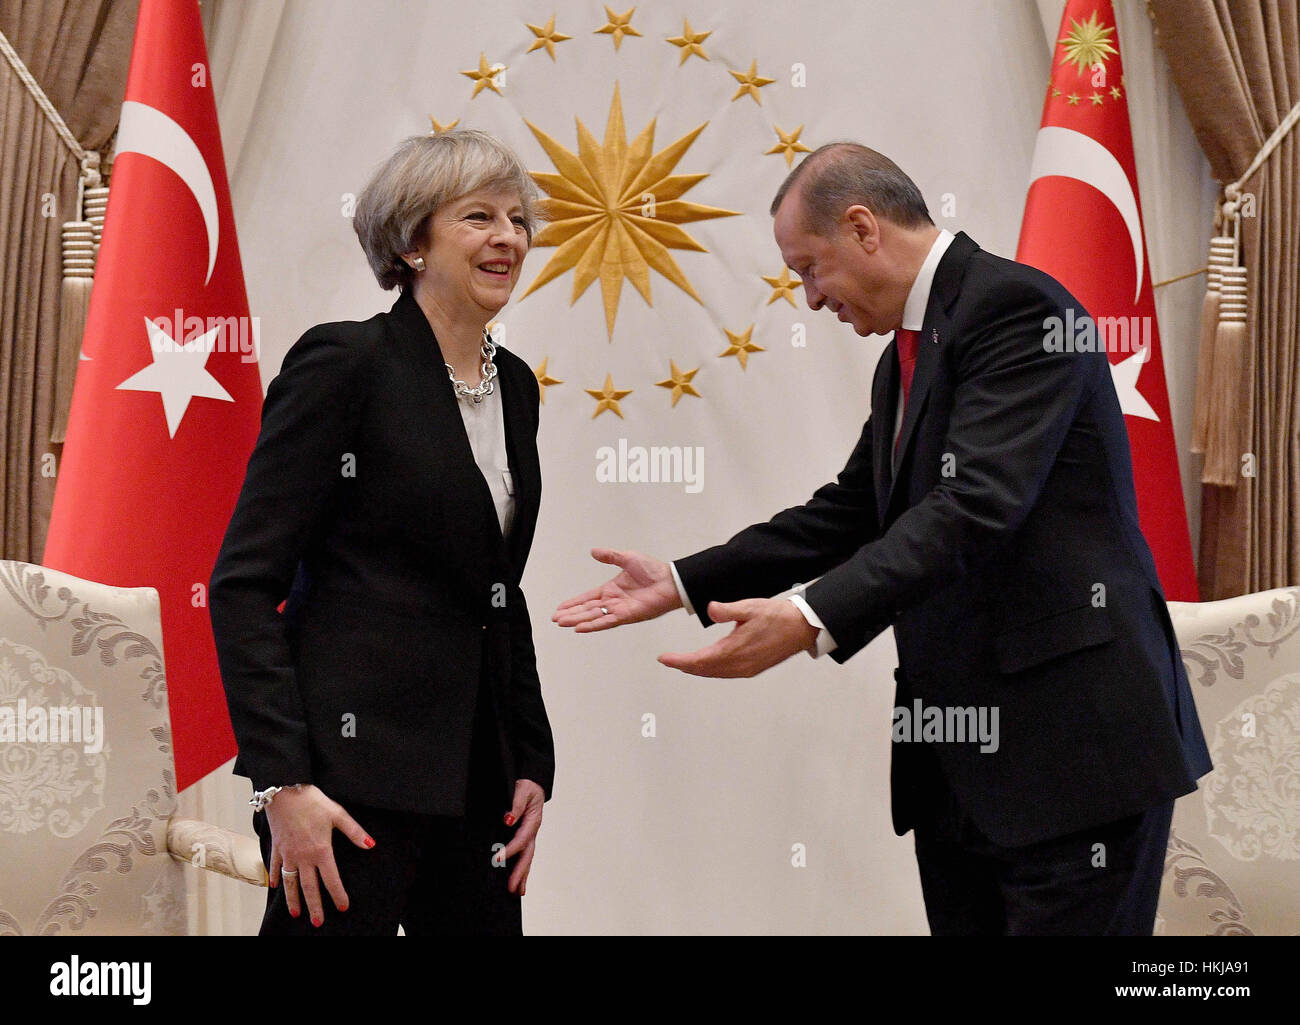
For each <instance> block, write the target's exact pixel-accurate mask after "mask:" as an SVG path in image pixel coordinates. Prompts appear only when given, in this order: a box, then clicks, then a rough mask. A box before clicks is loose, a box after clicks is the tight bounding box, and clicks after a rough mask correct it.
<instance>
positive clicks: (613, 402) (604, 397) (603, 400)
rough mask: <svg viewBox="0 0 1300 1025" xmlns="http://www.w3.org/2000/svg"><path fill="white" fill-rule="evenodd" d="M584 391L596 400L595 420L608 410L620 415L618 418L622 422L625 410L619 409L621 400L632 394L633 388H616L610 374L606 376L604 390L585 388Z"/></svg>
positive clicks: (593, 414)
mask: <svg viewBox="0 0 1300 1025" xmlns="http://www.w3.org/2000/svg"><path fill="white" fill-rule="evenodd" d="M583 391H585V392H586V393H587V394H588V395H590V396H591V397H592V398H593V399H595V400H596V412H594V413H592V414H591V418H592V419H593V420H595V419H596V417H598V416H600V414H601V413H603V412H605V410H607V409H608V410H610V411H611V412H613V413H616V414H618V418H619V419H620V420H622V419H623V410H621V409H619V407H618V403H619V400H620V399H625V398H627V397H628V396H629V395H631V394H632V389H631V388H626V389H624V388H615V387H614V379H613V378H612V377H610V375H609V374H606V375H605V387H604V388H601V389H600V390H599V391H597V390H595V389H592V388H584V389H583Z"/></svg>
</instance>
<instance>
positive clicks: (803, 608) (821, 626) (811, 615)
mask: <svg viewBox="0 0 1300 1025" xmlns="http://www.w3.org/2000/svg"><path fill="white" fill-rule="evenodd" d="M790 601H792V602H793V603H794V607H795V608H796V609H798V610H799V611H800V612H801V613H803V618H804V619H806V620H808V625H809V626H811V627H813V628H814V629H815V630H816V631H817V649H816V652H815V653H814V652H812V651H809V652H808V654H809V655H812V657H813V658H820V657H821V656H822V655H829V654H830V653H831V652H832V651H834V650H835V649H836V648H837V647H839V645H837V644H836V643H835V638H834V637H832V636H831V632H830V631H829V630H827V629H826V624H825V623H823V622H822V621H821V617H820V616H819V615H817V613H816V612H814V611H813V608H812V606H811V605H809V604H808V600H807V599H806V598H805V597H804V596H803V595H802V594H792V595H790Z"/></svg>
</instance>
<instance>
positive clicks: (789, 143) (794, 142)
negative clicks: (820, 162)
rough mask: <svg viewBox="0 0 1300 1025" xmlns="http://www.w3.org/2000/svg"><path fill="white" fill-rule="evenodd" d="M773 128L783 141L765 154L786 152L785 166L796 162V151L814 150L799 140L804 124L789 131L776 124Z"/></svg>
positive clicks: (807, 151) (806, 151)
mask: <svg viewBox="0 0 1300 1025" xmlns="http://www.w3.org/2000/svg"><path fill="white" fill-rule="evenodd" d="M772 129H773V130H774V131H775V132H776V134H777V136H778V137H779V138H780V140H781V141H780V142H778V143H777V144H776V145H775V146H773V147H772V148H771V149H770V150H768V151H767V152H766V153H764V154H763V155H764V156H767V155H768V154H770V153H784V154H785V166H786V167H789V166H790V165H791V164H793V163H794V155H795V154H796V153H811V152H812V150H810V149H809V148H808V147H807V146H805V145H804V144H803V143H802V142H800V141H799V133H800V132H802V131H803V125H800V126H799V127H798V128H796V129H795V130H794V131H793V132H789V133H787V132H783V131H781V129H780V128H778V127H777V126H776V125H773V126H772Z"/></svg>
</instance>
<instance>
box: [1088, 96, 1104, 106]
mask: <svg viewBox="0 0 1300 1025" xmlns="http://www.w3.org/2000/svg"><path fill="white" fill-rule="evenodd" d="M1105 98H1106V97H1104V96H1102V94H1101V93H1093V94H1092V95H1091V96H1089V97H1088V99H1090V100H1092V105H1093V106H1094V107H1100V106H1101V101H1102V100H1104V99H1105Z"/></svg>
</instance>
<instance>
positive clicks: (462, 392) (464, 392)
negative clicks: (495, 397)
mask: <svg viewBox="0 0 1300 1025" xmlns="http://www.w3.org/2000/svg"><path fill="white" fill-rule="evenodd" d="M482 354H483V365H482V367H481V368H480V372H481V373H482V375H483V380H482V381H480V382H479V385H478V387H477V388H471V387H470V386H469V385H467V384H466V383H465V382H464V381H458V380H457V379H456V370H455V368H454V367H453V366H452V365H451V364H450V363H443V366H444V367H446V368H447V376H448V377H449V378H451V386H452V388H453V389H455V392H456V397H457V398H458V399H473V400H474V404H475V405H478V404H479V403H480V402H482V401H483V400H484V399H485V398H487V397H488V396H489V395H491V394H492V391H493V389H494V388H495V387H496V385H495V384H493V382H492V379H493V378H494V377H496V376H497V365H496V364H495V363H493V362H492V359H493V357H494V356H496V354H497V347H496V346H495V345H493V344H492V339H491V338H490V337H489V336H488V333H487V332H486V331H484V332H483V349H482Z"/></svg>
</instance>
